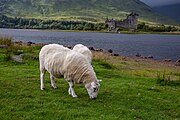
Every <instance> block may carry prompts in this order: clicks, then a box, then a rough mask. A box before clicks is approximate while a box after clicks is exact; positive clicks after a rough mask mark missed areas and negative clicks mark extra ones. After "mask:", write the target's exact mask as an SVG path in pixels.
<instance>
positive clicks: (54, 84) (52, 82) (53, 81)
mask: <svg viewBox="0 0 180 120" xmlns="http://www.w3.org/2000/svg"><path fill="white" fill-rule="evenodd" d="M50 79H51V86H52V88H54V89H56V88H57V86H56V83H55V80H54V76H53V75H52V74H51V73H50Z"/></svg>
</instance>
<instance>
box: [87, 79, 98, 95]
mask: <svg viewBox="0 0 180 120" xmlns="http://www.w3.org/2000/svg"><path fill="white" fill-rule="evenodd" d="M100 82H101V80H97V81H95V82H92V83H89V84H87V85H86V86H85V87H86V89H87V91H88V94H89V97H90V98H91V99H96V98H97V95H98V91H99V89H100Z"/></svg>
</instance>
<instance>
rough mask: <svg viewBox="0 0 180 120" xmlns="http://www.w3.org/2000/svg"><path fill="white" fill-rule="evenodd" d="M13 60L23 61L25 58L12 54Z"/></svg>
mask: <svg viewBox="0 0 180 120" xmlns="http://www.w3.org/2000/svg"><path fill="white" fill-rule="evenodd" d="M11 60H13V61H16V62H19V63H22V62H23V59H22V58H21V57H20V56H11Z"/></svg>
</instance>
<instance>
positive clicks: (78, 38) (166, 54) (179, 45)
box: [0, 29, 180, 60]
mask: <svg viewBox="0 0 180 120" xmlns="http://www.w3.org/2000/svg"><path fill="white" fill-rule="evenodd" d="M0 36H10V37H12V38H13V40H14V41H23V42H28V41H32V42H35V43H59V44H62V45H75V44H78V43H81V44H84V45H87V46H94V47H95V48H102V49H105V50H108V49H112V50H113V51H114V52H115V53H119V54H122V55H127V56H132V55H133V56H134V55H136V54H137V53H139V54H141V55H143V56H148V55H152V56H154V58H155V59H166V58H170V59H173V60H177V59H180V35H156V34H155V35H152V34H150V35H146V34H132V35H129V34H111V33H88V32H84V33H83V32H44V31H34V30H19V29H0Z"/></svg>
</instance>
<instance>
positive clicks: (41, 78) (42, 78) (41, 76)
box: [40, 70, 45, 90]
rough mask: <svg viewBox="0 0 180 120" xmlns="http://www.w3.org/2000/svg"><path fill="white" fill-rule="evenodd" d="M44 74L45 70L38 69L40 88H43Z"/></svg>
mask: <svg viewBox="0 0 180 120" xmlns="http://www.w3.org/2000/svg"><path fill="white" fill-rule="evenodd" d="M44 74H45V70H40V82H41V86H40V87H41V90H44Z"/></svg>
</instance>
